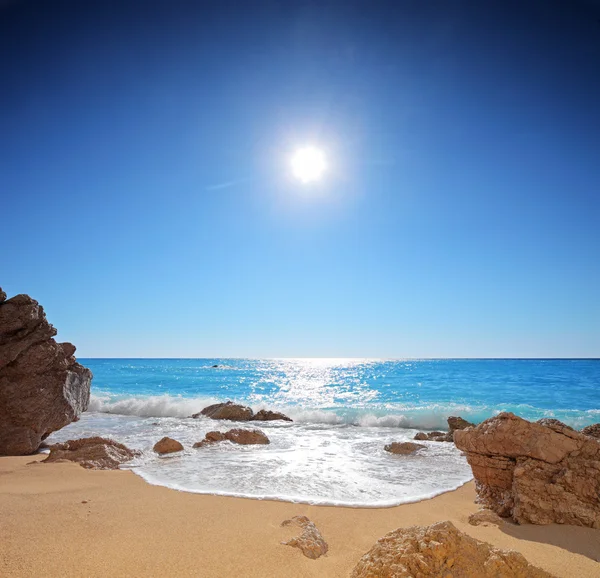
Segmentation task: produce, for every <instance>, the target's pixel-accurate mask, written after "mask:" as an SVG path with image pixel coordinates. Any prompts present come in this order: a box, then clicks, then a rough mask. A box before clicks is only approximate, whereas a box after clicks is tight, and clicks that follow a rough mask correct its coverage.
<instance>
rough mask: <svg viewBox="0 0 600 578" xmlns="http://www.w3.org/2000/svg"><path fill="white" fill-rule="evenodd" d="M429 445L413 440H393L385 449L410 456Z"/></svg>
mask: <svg viewBox="0 0 600 578" xmlns="http://www.w3.org/2000/svg"><path fill="white" fill-rule="evenodd" d="M424 447H427V446H424V445H423V444H413V443H412V442H392V443H391V444H388V445H387V446H385V447H384V448H383V449H384V450H385V451H386V452H390V453H392V454H399V455H403V456H408V455H411V454H414V453H415V452H417V451H418V450H420V449H422V448H424Z"/></svg>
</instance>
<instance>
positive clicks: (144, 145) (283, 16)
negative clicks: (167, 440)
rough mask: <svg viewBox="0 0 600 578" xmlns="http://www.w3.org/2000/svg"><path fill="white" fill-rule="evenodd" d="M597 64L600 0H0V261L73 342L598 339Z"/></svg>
mask: <svg viewBox="0 0 600 578" xmlns="http://www.w3.org/2000/svg"><path fill="white" fill-rule="evenodd" d="M598 70H600V9H599V6H598V4H597V3H595V2H584V1H581V2H575V1H573V2H567V1H564V2H558V1H557V2H551V1H543V2H542V1H540V2H537V1H523V2H521V1H519V2H516V1H514V2H513V1H503V2H495V1H490V2H475V1H473V2H471V1H461V2H459V1H455V2H448V1H431V2H420V1H419V2H417V1H411V2H408V1H406V2H404V1H397V2H392V3H383V2H352V1H348V2H344V3H341V2H311V1H298V2H293V1H289V2H278V1H275V0H272V1H257V2H208V1H207V2H200V3H198V2H141V1H137V2H136V1H131V0H127V1H124V2H119V3H114V5H113V4H111V3H107V2H95V1H90V2H85V3H82V2H58V1H53V0H46V1H44V2H35V1H27V0H23V1H18V0H17V1H12V2H0V76H1V77H2V79H3V83H2V86H3V88H2V91H1V92H0V197H1V204H0V242H1V243H2V247H3V250H2V251H1V252H0V285H1V286H2V287H3V288H4V289H5V290H6V291H7V292H8V293H9V295H13V294H17V293H28V294H30V295H32V296H33V297H34V298H36V299H38V300H39V301H40V302H41V303H42V304H43V305H44V306H45V309H46V311H47V313H48V316H49V319H50V321H51V322H52V323H53V324H55V326H56V327H57V328H58V329H59V337H60V338H61V339H63V340H69V341H72V342H74V343H75V344H76V345H77V347H78V352H79V353H78V355H80V356H82V357H93V356H95V357H111V356H115V357H128V356H131V357H153V356H165V357H197V356H207V357H210V356H240V357H245V356H249V357H251V356H258V357H261V356H268V357H277V356H293V357H296V356H298V357H301V356H334V357H338V356H353V357H362V356H366V357H528V356H530V357H586V356H589V357H600V300H599V298H598V296H599V295H600V259H599V256H600V110H599V108H598V103H599V102H600V75H599V74H598ZM307 144H312V145H314V146H318V147H321V148H322V149H323V150H324V151H325V152H326V154H327V157H328V163H329V170H328V172H327V174H326V177H325V178H324V179H323V180H322V181H321V182H319V183H317V184H313V185H310V186H306V185H303V184H302V183H299V182H296V181H294V180H293V179H292V178H291V177H290V167H289V159H290V156H291V155H292V154H293V152H294V150H296V149H297V148H298V147H301V146H304V145H307Z"/></svg>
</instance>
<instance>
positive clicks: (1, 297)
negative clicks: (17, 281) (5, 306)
mask: <svg viewBox="0 0 600 578" xmlns="http://www.w3.org/2000/svg"><path fill="white" fill-rule="evenodd" d="M3 301H6V292H5V291H2V287H0V303H2V302H3Z"/></svg>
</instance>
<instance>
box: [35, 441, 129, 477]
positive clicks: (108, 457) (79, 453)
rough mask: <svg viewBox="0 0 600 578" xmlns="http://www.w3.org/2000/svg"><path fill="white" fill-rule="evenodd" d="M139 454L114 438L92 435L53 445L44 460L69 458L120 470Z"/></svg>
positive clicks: (93, 466) (86, 466)
mask: <svg viewBox="0 0 600 578" xmlns="http://www.w3.org/2000/svg"><path fill="white" fill-rule="evenodd" d="M139 454H140V452H137V451H134V450H131V449H129V448H128V447H127V446H125V445H123V444H120V443H118V442H115V441H113V440H109V439H105V438H101V437H91V438H82V439H78V440H69V441H67V442H64V443H60V444H53V445H51V446H50V455H49V456H48V457H47V458H46V459H45V460H43V462H44V463H52V462H57V461H61V460H69V461H71V462H77V463H78V464H80V465H81V466H83V467H84V468H89V469H93V470H118V469H119V466H120V465H121V464H124V463H126V462H128V461H130V460H132V459H133V458H134V457H136V456H138V455H139Z"/></svg>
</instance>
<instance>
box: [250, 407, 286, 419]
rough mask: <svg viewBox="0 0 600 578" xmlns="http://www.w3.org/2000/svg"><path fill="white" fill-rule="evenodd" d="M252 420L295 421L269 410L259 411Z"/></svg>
mask: <svg viewBox="0 0 600 578" xmlns="http://www.w3.org/2000/svg"><path fill="white" fill-rule="evenodd" d="M252 419H253V420H254V421H275V420H282V421H294V420H292V418H289V417H288V416H287V415H285V414H283V413H279V412H278V411H271V410H268V409H261V410H260V411H257V412H256V414H255V415H254V417H253V418H252Z"/></svg>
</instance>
